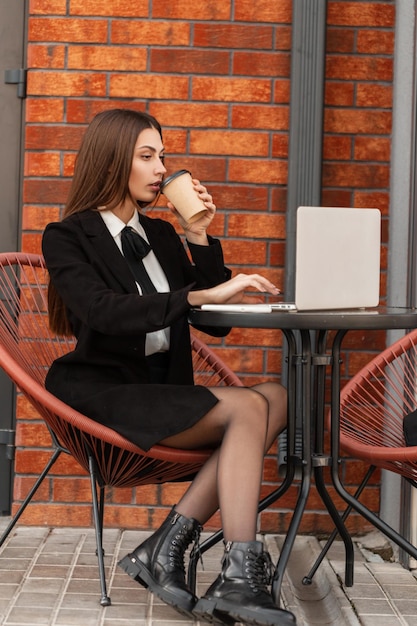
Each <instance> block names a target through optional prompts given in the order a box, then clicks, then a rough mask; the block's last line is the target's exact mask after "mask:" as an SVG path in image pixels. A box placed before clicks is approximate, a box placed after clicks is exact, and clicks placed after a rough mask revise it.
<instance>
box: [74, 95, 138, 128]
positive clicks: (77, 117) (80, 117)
mask: <svg viewBox="0 0 417 626" xmlns="http://www.w3.org/2000/svg"><path fill="white" fill-rule="evenodd" d="M66 104H67V111H66V112H67V122H68V123H70V124H87V123H88V122H90V121H91V120H92V119H93V117H94V116H95V115H97V113H100V112H101V111H107V110H109V109H126V108H127V109H133V110H134V111H144V110H145V108H146V107H145V104H144V103H143V102H130V101H129V102H126V101H125V100H116V99H112V100H104V101H103V100H101V99H97V100H96V99H94V98H88V99H83V98H71V99H70V100H67V101H66ZM82 132H84V130H83V131H82Z"/></svg>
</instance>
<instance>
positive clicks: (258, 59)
mask: <svg viewBox="0 0 417 626" xmlns="http://www.w3.org/2000/svg"><path fill="white" fill-rule="evenodd" d="M233 74H235V75H239V74H240V75H243V76H247V75H248V74H250V76H273V77H276V76H279V77H289V75H290V56H289V54H287V53H284V52H281V53H278V52H235V54H234V55H233Z"/></svg>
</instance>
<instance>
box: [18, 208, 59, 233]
mask: <svg viewBox="0 0 417 626" xmlns="http://www.w3.org/2000/svg"><path fill="white" fill-rule="evenodd" d="M58 220H59V207H57V206H55V207H54V206H49V205H48V206H32V205H24V206H23V211H22V228H23V230H38V231H43V230H44V228H45V226H46V225H47V224H49V222H57V221H58Z"/></svg>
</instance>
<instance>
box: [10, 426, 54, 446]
mask: <svg viewBox="0 0 417 626" xmlns="http://www.w3.org/2000/svg"><path fill="white" fill-rule="evenodd" d="M16 445H17V446H22V445H25V446H32V447H37V448H50V446H51V436H50V434H49V432H48V430H47V428H46V426H45V424H44V423H43V422H34V421H30V422H22V421H21V420H19V421H18V423H17V428H16Z"/></svg>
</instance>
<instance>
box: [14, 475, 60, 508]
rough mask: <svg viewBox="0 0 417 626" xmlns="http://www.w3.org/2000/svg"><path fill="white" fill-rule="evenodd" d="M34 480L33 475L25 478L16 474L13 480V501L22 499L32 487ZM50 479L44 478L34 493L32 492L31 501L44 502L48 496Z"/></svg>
mask: <svg viewBox="0 0 417 626" xmlns="http://www.w3.org/2000/svg"><path fill="white" fill-rule="evenodd" d="M34 482H35V477H33V476H31V477H30V478H26V477H25V476H21V475H18V476H16V477H15V479H14V481H13V499H14V501H15V502H19V501H23V500H24V499H25V498H26V496H27V494H28V493H29V491H30V490H31V489H32V487H33V485H34ZM50 483H51V481H50V480H49V479H48V478H45V479H44V481H43V482H42V484H41V485H40V487H39V488H38V490H37V491H36V493H35V494H34V496H33V498H32V501H33V502H45V501H47V500H48V499H49V496H50V487H51V485H50Z"/></svg>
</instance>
